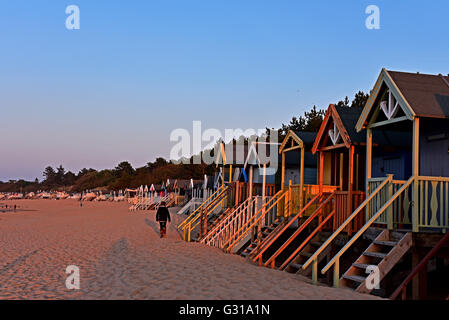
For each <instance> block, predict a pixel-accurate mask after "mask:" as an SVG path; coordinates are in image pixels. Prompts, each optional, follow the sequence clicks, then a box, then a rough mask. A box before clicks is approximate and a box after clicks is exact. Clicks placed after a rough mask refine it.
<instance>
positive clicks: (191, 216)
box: [178, 186, 224, 230]
mask: <svg viewBox="0 0 449 320" xmlns="http://www.w3.org/2000/svg"><path fill="white" fill-rule="evenodd" d="M222 189H224V187H223V186H220V187H219V188H218V189H217V190H216V191H215V192H214V193H212V194H211V195H210V196H209V198H207V200H206V201H204V202H203V203H201V205H200V206H199V207H198V208H196V209H195V211H193V212H192V213H191V214H190V215H189V216H188V217H187V218H186V219H185V220H184V221H182V222H181V223H180V224H179V225H178V230H179V229H181V228H184V226H185V225H186V224H187V223H188V222H189V221H190V220H192V219H193V218H194V217H195V216H196V214H198V213H199V212H200V210H201V208H202V207H203V206H205V205H207V204H208V203H209V202H210V201H211V200H212V199H213V198H215V195H216V194H218V193H220V192H221V190H222Z"/></svg>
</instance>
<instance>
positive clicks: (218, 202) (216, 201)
mask: <svg viewBox="0 0 449 320" xmlns="http://www.w3.org/2000/svg"><path fill="white" fill-rule="evenodd" d="M224 191H225V190H223V192H222V193H220V194H219V195H218V196H217V197H216V198H215V199H214V200H212V201H211V202H210V203H209V204H208V205H207V206H206V207H205V208H204V209H203V210H204V211H206V216H205V217H204V218H205V219H207V218H208V217H209V216H210V215H211V214H212V213H213V212H214V211H215V209H217V208H218V206H219V205H221V203H222V202H223V201H224V200H225V198H226V196H227V195H226V193H225V192H224ZM211 207H212V208H211ZM199 217H200V218H201V214H200V215H199ZM200 223H201V219H196V221H195V224H194V222H193V221H192V222H191V224H192V225H193V226H192V229H194V228H196V226H198V225H199V224H200Z"/></svg>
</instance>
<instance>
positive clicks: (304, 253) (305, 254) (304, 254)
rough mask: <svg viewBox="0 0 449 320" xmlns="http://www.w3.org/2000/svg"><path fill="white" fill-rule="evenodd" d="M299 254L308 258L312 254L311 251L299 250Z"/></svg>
mask: <svg viewBox="0 0 449 320" xmlns="http://www.w3.org/2000/svg"><path fill="white" fill-rule="evenodd" d="M299 255H300V256H303V257H307V258H310V257H311V256H312V253H311V252H301V253H300V254H299Z"/></svg>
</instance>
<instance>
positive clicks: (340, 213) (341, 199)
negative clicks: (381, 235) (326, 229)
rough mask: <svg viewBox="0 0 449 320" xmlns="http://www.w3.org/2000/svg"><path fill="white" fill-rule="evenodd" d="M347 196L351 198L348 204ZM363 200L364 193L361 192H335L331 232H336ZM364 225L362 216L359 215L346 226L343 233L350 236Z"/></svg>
mask: <svg viewBox="0 0 449 320" xmlns="http://www.w3.org/2000/svg"><path fill="white" fill-rule="evenodd" d="M349 196H351V202H349ZM364 200H365V192H363V191H352V192H348V191H335V217H334V218H333V220H332V224H333V227H332V231H335V230H337V229H338V227H340V226H341V225H342V224H343V223H344V222H345V221H346V219H348V217H349V216H350V215H351V214H352V210H354V208H357V207H358V206H360V205H361V204H362V202H363V201H364ZM364 223H365V217H364V215H363V214H359V215H358V216H357V217H356V218H354V219H353V220H352V221H351V223H349V224H348V226H347V227H346V229H345V230H344V232H346V233H347V234H348V235H352V234H353V233H354V232H356V231H357V230H359V229H360V228H361V227H362V226H363V224H364Z"/></svg>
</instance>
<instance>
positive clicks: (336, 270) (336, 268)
mask: <svg viewBox="0 0 449 320" xmlns="http://www.w3.org/2000/svg"><path fill="white" fill-rule="evenodd" d="M339 285H340V259H337V260H336V261H335V264H334V288H338V287H339Z"/></svg>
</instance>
